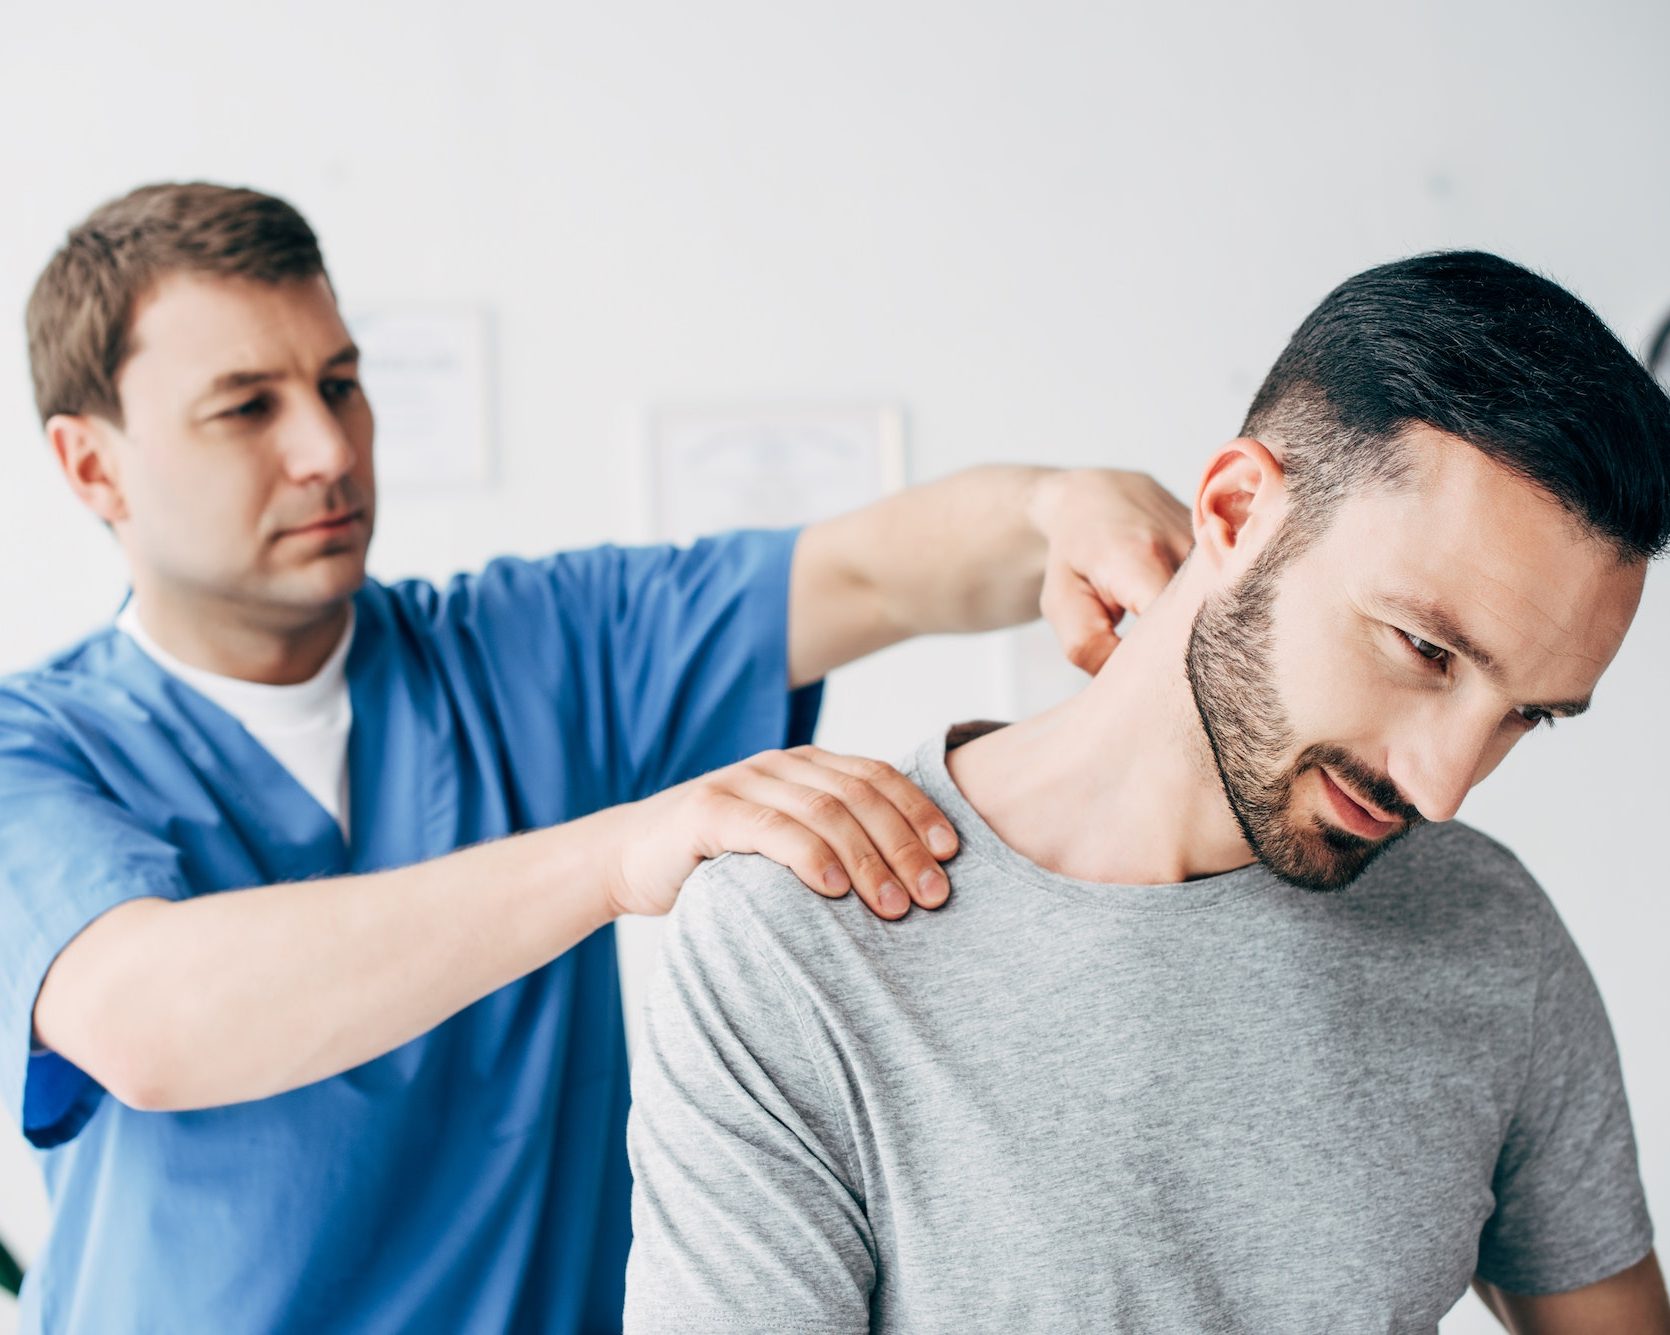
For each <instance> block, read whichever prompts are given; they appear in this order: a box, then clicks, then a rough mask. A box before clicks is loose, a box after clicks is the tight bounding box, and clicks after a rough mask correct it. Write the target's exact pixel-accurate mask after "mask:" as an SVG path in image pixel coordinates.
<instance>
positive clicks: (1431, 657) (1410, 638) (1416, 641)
mask: <svg viewBox="0 0 1670 1335" xmlns="http://www.w3.org/2000/svg"><path fill="white" fill-rule="evenodd" d="M1398 634H1399V635H1401V636H1402V637H1403V640H1404V643H1406V644H1407V645H1408V646H1409V648H1410V650H1411V652H1413V653H1417V654H1419V655H1420V656H1421V657H1422V658H1424V659H1425V660H1426V661H1427V662H1429V663H1433V664H1436V665H1437V666H1438V667H1443V666H1444V665H1445V664H1446V663H1448V662H1449V661H1450V651H1449V650H1448V649H1446V648H1444V647H1443V645H1440V644H1434V643H1433V642H1432V641H1431V640H1423V639H1422V638H1421V637H1420V636H1419V635H1412V634H1411V633H1410V632H1408V631H1406V630H1400V631H1398Z"/></svg>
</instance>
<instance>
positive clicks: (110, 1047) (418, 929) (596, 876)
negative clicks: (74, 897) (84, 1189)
mask: <svg viewBox="0 0 1670 1335" xmlns="http://www.w3.org/2000/svg"><path fill="white" fill-rule="evenodd" d="M607 818H608V813H601V814H600V815H599V816H593V817H588V818H586V819H584V820H578V821H572V822H570V823H568V824H566V825H563V826H559V827H556V828H555V829H550V830H541V831H536V832H534V833H532V834H526V835H519V836H516V837H514V838H509V839H503V840H500V841H498V842H495V843H491V844H485V845H481V846H479V847H476V848H471V849H465V850H463V851H461V852H458V853H453V854H449V855H448V856H446V857H443V858H438V859H435V860H434V861H432V862H427V863H421V864H419V865H417V866H412V867H406V868H402V869H399V870H396V871H387V872H377V873H372V874H369V875H363V876H354V877H336V878H331V879H328V880H317V881H302V882H294V883H286V884H281V885H271V886H262V887H257V888H254V889H249V890H238V891H229V892H224V893H220V894H212V895H204V896H200V897H198V898H194V899H189V900H184V901H180V902H170V901H165V900H160V899H143V900H134V901H131V902H129V903H126V904H122V905H120V906H118V907H117V908H114V909H112V910H110V911H109V912H108V913H106V914H105V915H104V916H103V917H101V918H99V919H97V920H96V921H94V922H93V923H92V924H91V925H90V926H89V927H88V928H87V929H86V930H85V931H83V932H82V933H81V935H80V936H78V937H77V938H76V939H75V940H74V941H72V942H71V943H70V944H69V946H67V947H66V948H65V949H64V951H63V952H62V953H61V954H60V955H59V957H58V960H57V961H56V962H55V963H54V964H53V966H52V968H51V970H49V971H48V974H47V977H46V980H45V982H44V984H43V985H42V988H41V991H40V996H39V998H38V1000H37V1003H36V1008H35V1028H36V1033H37V1035H38V1037H39V1039H40V1040H41V1042H42V1043H43V1044H45V1045H46V1046H47V1047H49V1048H50V1049H52V1050H53V1051H55V1052H58V1053H59V1054H60V1055H62V1056H64V1057H65V1058H67V1059H68V1060H70V1061H72V1062H74V1063H76V1064H77V1065H79V1066H81V1067H82V1068H83V1069H84V1070H87V1071H88V1072H89V1073H90V1074H91V1075H93V1076H94V1078H95V1079H98V1080H99V1081H100V1082H101V1083H102V1084H104V1085H105V1086H106V1088H108V1089H109V1090H110V1091H111V1092H112V1093H113V1094H114V1095H115V1096H116V1097H117V1098H119V1099H121V1100H122V1101H123V1102H124V1103H127V1104H129V1105H130V1106H133V1107H136V1108H142V1109H152V1110H184V1109H191V1108H204V1107H212V1106H216V1105H219V1104H225V1103H235V1102H241V1101H244V1100H248V1099H255V1098H263V1097H267V1096H269V1095H273V1094H277V1093H281V1092H283V1091H285V1090H289V1089H294V1088H297V1087H298V1086H301V1085H305V1084H309V1083H312V1082H313V1081H316V1080H321V1079H324V1078H325V1077H327V1076H331V1075H335V1074H338V1073H340V1072H342V1071H345V1070H348V1069H350V1068H351V1067H354V1066H357V1065H359V1064H360V1063H362V1062H365V1061H368V1060H370V1059H371V1058H373V1057H377V1056H380V1055H382V1054H383V1053H385V1052H388V1051H391V1050H392V1049H394V1048H396V1047H398V1046H400V1045H401V1044H402V1043H405V1042H407V1041H408V1040H409V1039H412V1038H414V1037H416V1036H417V1035H419V1034H421V1033H424V1032H425V1031H427V1030H429V1029H431V1028H433V1027H434V1026H435V1025H437V1024H439V1023H440V1022H441V1021H443V1020H445V1019H447V1018H448V1017H449V1016H451V1015H453V1014H455V1013H456V1012H458V1011H459V1010H461V1009H463V1008H464V1007H465V1006H467V1005H469V1004H470V1003H472V1002H474V1001H477V1000H479V999H480V998H481V997H483V996H485V995H487V994H488V993H489V992H492V991H494V990H495V989H497V988H499V987H502V986H504V985H505V984H506V983H509V982H511V981H512V980H514V979H516V978H519V977H521V976H522V975H524V974H526V973H529V972H530V971H532V970H533V969H536V968H538V967H540V966H541V965H543V964H545V963H547V962H549V961H550V960H552V959H554V958H555V957H556V956H557V955H559V954H561V953H562V952H563V951H564V950H566V949H568V948H569V947H571V946H573V945H575V944H577V943H578V942H579V941H581V940H583V939H584V938H585V937H587V936H588V935H590V934H591V933H592V932H593V931H594V930H596V929H597V928H598V927H599V926H601V925H603V923H605V922H607V921H609V920H610V919H611V918H612V917H613V916H614V911H613V909H612V907H611V901H610V897H609V890H608V879H609V877H608V872H607V870H606V867H607V857H608V855H609V849H610V847H611V844H610V840H611V839H613V838H614V836H613V835H612V834H611V833H610V832H609V830H608V828H607V827H606V826H604V825H602V824H601V822H603V821H605V820H606V819H607Z"/></svg>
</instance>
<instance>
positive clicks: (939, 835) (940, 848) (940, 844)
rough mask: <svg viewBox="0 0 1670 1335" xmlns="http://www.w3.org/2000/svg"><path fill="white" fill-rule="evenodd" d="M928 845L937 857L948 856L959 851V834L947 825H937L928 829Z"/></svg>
mask: <svg viewBox="0 0 1670 1335" xmlns="http://www.w3.org/2000/svg"><path fill="white" fill-rule="evenodd" d="M928 847H929V848H930V849H932V850H933V854H934V856H935V857H936V858H948V857H950V856H951V855H952V854H953V853H955V852H956V851H957V836H956V835H954V834H952V833H951V828H950V827H949V826H947V825H936V826H934V828H933V829H931V830H929V831H928Z"/></svg>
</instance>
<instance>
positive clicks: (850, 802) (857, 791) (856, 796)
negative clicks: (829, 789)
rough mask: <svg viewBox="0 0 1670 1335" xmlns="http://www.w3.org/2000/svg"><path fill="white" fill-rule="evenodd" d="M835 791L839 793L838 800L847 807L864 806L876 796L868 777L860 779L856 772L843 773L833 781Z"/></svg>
mask: <svg viewBox="0 0 1670 1335" xmlns="http://www.w3.org/2000/svg"><path fill="white" fill-rule="evenodd" d="M835 788H836V791H837V792H839V793H840V799H839V800H840V801H841V802H843V803H844V804H845V805H846V806H849V807H858V806H864V805H865V804H866V803H869V802H872V801H874V800H875V797H876V790H875V788H874V786H872V785H871V783H870V781H869V780H868V779H861V778H859V777H858V776H857V775H856V774H843V775H841V777H840V778H839V779H837V780H836V781H835Z"/></svg>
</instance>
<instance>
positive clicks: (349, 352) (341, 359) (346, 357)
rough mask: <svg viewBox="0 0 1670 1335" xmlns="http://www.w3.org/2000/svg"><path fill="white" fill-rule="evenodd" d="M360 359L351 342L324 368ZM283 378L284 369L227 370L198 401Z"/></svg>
mask: <svg viewBox="0 0 1670 1335" xmlns="http://www.w3.org/2000/svg"><path fill="white" fill-rule="evenodd" d="M359 359H360V350H359V348H358V347H357V346H356V345H355V344H353V343H349V344H348V345H347V346H345V347H343V348H341V349H339V350H338V351H336V352H335V353H333V354H332V355H331V357H330V358H329V360H327V361H326V362H325V365H324V367H323V368H322V369H323V370H326V371H330V370H334V369H335V368H337V367H339V366H348V365H351V364H352V363H354V362H357V361H358V360H359ZM283 378H284V373H283V372H282V371H227V372H225V373H224V374H222V375H218V376H216V377H215V378H214V380H212V381H211V382H210V384H209V387H208V388H207V389H206V390H204V391H203V393H202V396H201V397H200V398H199V399H198V402H199V403H201V402H202V401H203V400H204V399H212V398H213V397H214V396H215V395H217V394H227V393H230V392H231V391H232V390H235V389H248V388H249V387H250V386H251V385H264V384H267V383H269V382H270V381H273V380H282V379H283Z"/></svg>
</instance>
